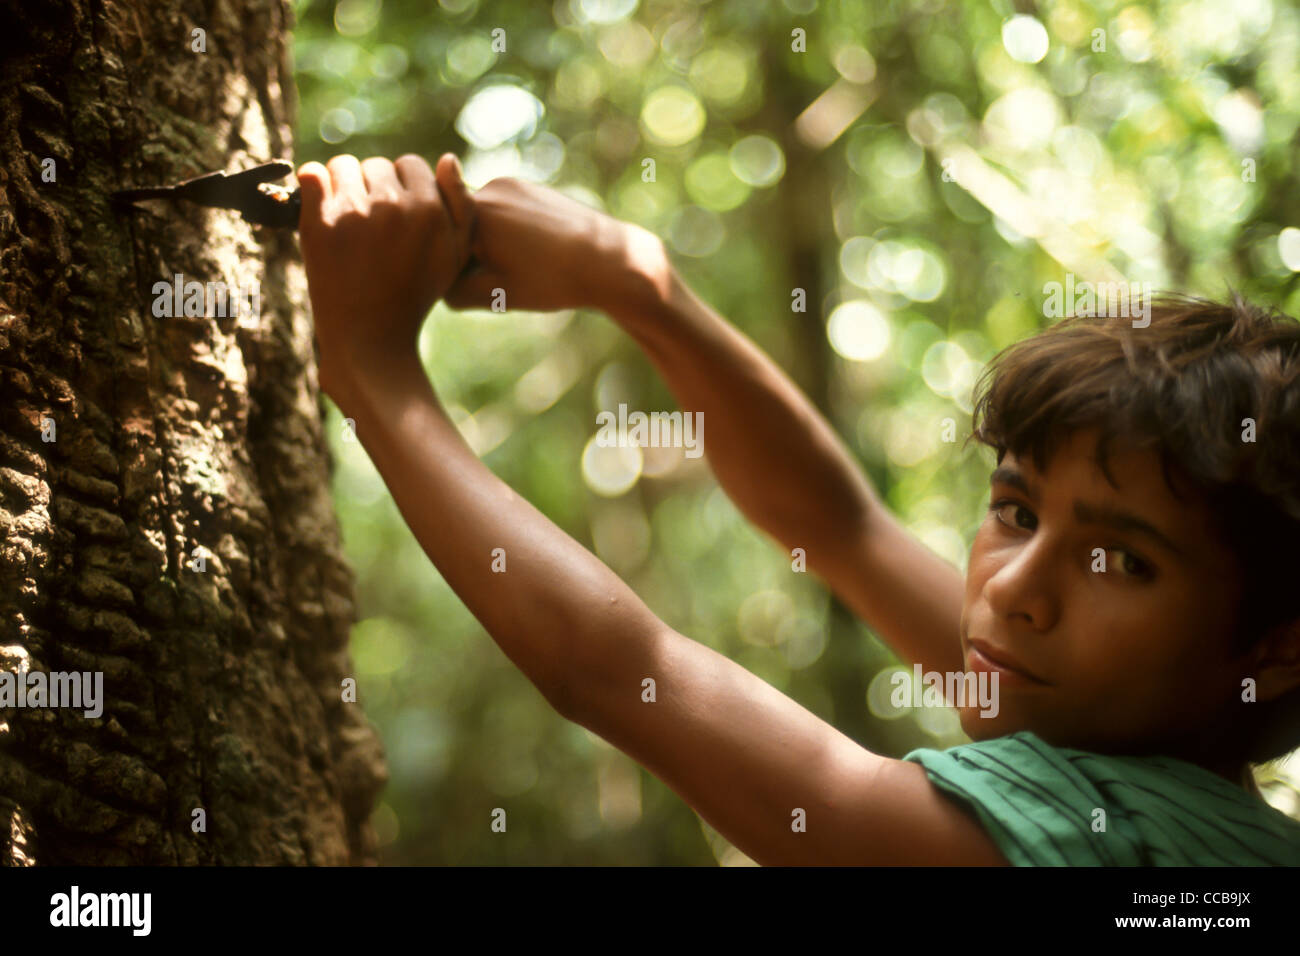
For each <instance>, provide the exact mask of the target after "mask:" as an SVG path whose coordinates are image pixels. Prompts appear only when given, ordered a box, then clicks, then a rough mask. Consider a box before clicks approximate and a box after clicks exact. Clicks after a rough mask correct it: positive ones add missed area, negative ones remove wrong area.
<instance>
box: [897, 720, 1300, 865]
mask: <svg viewBox="0 0 1300 956" xmlns="http://www.w3.org/2000/svg"><path fill="white" fill-rule="evenodd" d="M903 759H904V760H910V761H912V762H914V763H919V764H920V765H921V766H922V767H924V768H925V772H926V774H927V775H928V776H929V778H930V782H931V783H932V784H933V785H934V786H936V787H938V788H939V789H941V790H943V791H945V792H946V793H948V794H951V795H952V796H954V797H955V798H957V799H958V800H959V801H960V802H961V803H963V804H966V805H968V806H969V807H970V809H971V810H973V811H974V813H975V815H976V817H977V818H978V819H979V821H980V823H982V824H983V826H984V828H985V830H986V831H988V834H989V836H990V837H992V839H993V842H994V843H996V844H997V846H998V849H999V850H1001V851H1002V854H1003V856H1005V857H1006V858H1007V860H1008V862H1010V863H1012V864H1014V865H1016V866H1266V865H1285V866H1300V822H1297V821H1295V820H1293V819H1292V818H1291V817H1289V816H1287V815H1286V814H1285V813H1282V812H1281V811H1280V810H1276V809H1274V808H1273V807H1271V806H1269V805H1268V804H1267V803H1265V802H1264V801H1262V800H1261V799H1259V798H1258V797H1256V796H1254V795H1252V794H1250V793H1247V792H1246V791H1245V790H1244V789H1242V788H1241V787H1237V786H1233V785H1232V783H1230V782H1229V781H1228V780H1226V779H1224V778H1223V777H1220V776H1219V775H1217V774H1215V773H1211V772H1210V771H1209V770H1206V769H1204V768H1202V767H1198V766H1196V765H1195V764H1192V763H1188V762H1187V761H1184V760H1176V759H1174V758H1172V757H1110V756H1106V755H1104V754H1096V753H1088V752H1085V751H1082V750H1068V749H1062V748H1058V747H1052V746H1050V745H1049V744H1047V743H1045V742H1044V741H1043V740H1041V739H1040V738H1039V737H1037V736H1036V735H1034V734H1032V733H1030V732H1029V731H1020V732H1019V733H1015V734H1010V735H1008V736H1006V737H998V738H995V739H993V740H982V741H978V742H976V743H971V744H963V745H961V746H959V747H951V748H949V749H948V750H930V749H920V750H913V751H912V752H911V753H909V754H907V755H906V756H905V757H904V758H903ZM1099 811H1101V812H1099Z"/></svg>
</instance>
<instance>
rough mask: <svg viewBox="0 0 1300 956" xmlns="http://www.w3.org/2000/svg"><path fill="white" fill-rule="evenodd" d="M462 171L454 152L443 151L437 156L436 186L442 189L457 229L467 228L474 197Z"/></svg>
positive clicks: (471, 217)
mask: <svg viewBox="0 0 1300 956" xmlns="http://www.w3.org/2000/svg"><path fill="white" fill-rule="evenodd" d="M463 173H464V170H462V169H461V166H460V160H459V159H457V158H456V154H455V153H443V154H442V155H441V156H440V157H438V188H439V189H440V190H442V197H443V199H444V200H445V201H446V203H447V209H448V210H449V211H450V212H451V218H452V221H453V222H455V223H456V228H457V229H465V228H467V227H468V226H469V224H470V223H471V222H472V221H473V219H474V197H473V195H471V193H470V191H469V186H467V185H466V184H465V180H464V178H463Z"/></svg>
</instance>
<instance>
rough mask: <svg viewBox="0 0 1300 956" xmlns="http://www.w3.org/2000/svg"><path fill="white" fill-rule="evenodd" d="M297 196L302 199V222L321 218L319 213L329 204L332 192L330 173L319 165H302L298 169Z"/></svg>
mask: <svg viewBox="0 0 1300 956" xmlns="http://www.w3.org/2000/svg"><path fill="white" fill-rule="evenodd" d="M298 187H299V190H300V192H299V195H300V196H301V197H302V216H303V221H304V222H314V221H316V220H318V219H320V218H321V211H322V209H323V208H324V206H325V204H326V203H327V202H329V199H330V196H331V194H332V192H333V188H334V187H333V185H332V184H331V182H330V172H329V170H328V169H326V168H325V167H324V166H322V165H321V164H320V163H316V162H311V163H303V164H302V166H300V167H299V168H298Z"/></svg>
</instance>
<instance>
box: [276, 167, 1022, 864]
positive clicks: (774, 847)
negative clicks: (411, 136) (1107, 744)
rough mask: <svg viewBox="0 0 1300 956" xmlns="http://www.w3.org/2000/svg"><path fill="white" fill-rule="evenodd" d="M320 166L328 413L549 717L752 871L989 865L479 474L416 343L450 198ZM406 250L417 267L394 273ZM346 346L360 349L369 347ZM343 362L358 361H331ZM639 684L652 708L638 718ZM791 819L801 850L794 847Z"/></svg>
mask: <svg viewBox="0 0 1300 956" xmlns="http://www.w3.org/2000/svg"><path fill="white" fill-rule="evenodd" d="M348 160H350V162H348ZM336 162H338V160H337V159H336V160H333V161H331V164H330V177H331V181H330V183H329V185H330V186H331V187H332V188H333V189H334V190H335V193H334V195H337V194H338V192H339V191H347V192H351V193H352V195H351V198H349V199H345V200H343V201H342V205H341V206H338V207H336V208H334V209H333V211H330V210H329V209H327V208H326V204H327V201H328V196H329V195H330V194H328V193H326V192H325V184H323V183H321V182H320V178H321V177H320V175H319V173H315V171H314V170H312V171H309V170H306V169H305V170H304V172H307V173H308V175H307V177H306V179H304V190H303V197H304V198H303V214H302V216H303V218H302V225H301V226H300V233H301V235H302V246H303V255H304V260H305V263H306V266H307V274H308V279H309V282H310V283H311V293H312V303H313V309H314V313H315V320H316V324H317V334H318V337H321V338H322V341H321V347H322V357H321V362H322V377H323V379H324V377H325V373H324V368H325V367H326V363H327V362H328V363H329V365H328V368H329V369H330V374H329V383H330V394H331V395H332V396H333V397H334V398H335V400H336V401H337V402H338V404H339V406H340V408H341V409H342V411H343V412H344V414H346V415H347V416H349V417H351V418H353V419H354V420H355V422H356V434H357V437H358V438H359V440H360V441H361V443H362V445H363V446H364V447H365V448H366V451H367V452H368V453H369V455H370V457H371V460H372V461H373V462H374V464H375V467H376V468H377V469H378V471H379V473H380V475H381V476H382V477H383V479H384V482H385V484H386V485H387V486H388V489H389V491H390V492H391V493H392V495H393V500H394V501H395V502H396V504H397V506H398V508H399V510H400V511H401V513H402V516H403V518H404V519H405V520H406V522H407V524H408V525H409V526H410V528H411V531H412V532H413V533H414V535H415V537H416V539H417V540H418V541H419V542H420V545H421V547H422V548H423V549H424V551H425V553H426V554H427V555H428V556H429V558H430V560H431V561H432V562H433V563H434V565H435V566H436V567H437V568H438V570H439V571H440V572H441V573H442V575H443V577H444V578H445V579H446V581H447V583H448V584H449V585H450V586H451V587H452V589H453V590H454V591H455V592H456V594H457V595H458V596H459V597H460V599H461V600H462V601H463V602H464V603H465V605H466V606H467V607H468V608H469V609H470V611H471V612H473V614H474V616H475V617H476V618H478V620H479V621H480V622H481V623H482V624H483V626H484V627H485V628H486V630H487V631H488V633H489V634H490V635H491V636H492V638H493V640H495V641H496V642H497V644H498V645H499V646H500V647H501V649H502V651H503V652H504V653H505V654H506V656H507V657H509V658H510V659H511V660H512V661H513V662H514V663H515V664H516V665H517V666H518V667H519V668H520V669H521V670H522V671H523V672H524V674H525V675H526V676H527V677H528V678H529V679H530V680H531V681H532V682H533V683H534V684H535V685H536V686H537V688H538V689H539V690H540V691H541V693H542V694H543V696H544V697H545V698H546V699H547V700H548V701H549V702H550V703H551V704H552V706H554V707H555V708H556V710H557V711H559V713H560V714H562V715H563V716H565V717H567V718H569V719H570V720H573V721H575V722H577V723H580V724H582V725H583V726H585V727H587V728H589V729H590V730H592V731H593V732H595V733H597V734H599V735H600V736H602V737H604V738H605V739H606V740H608V741H609V742H610V743H611V744H613V745H615V746H617V747H619V748H620V749H621V750H623V751H624V752H626V753H627V754H628V755H630V756H631V757H632V758H633V759H635V760H636V761H638V762H639V763H641V764H642V765H643V766H644V767H646V768H647V769H648V770H649V771H651V772H652V773H654V774H655V775H656V776H657V777H658V778H659V779H661V780H663V781H664V782H665V783H666V784H667V785H668V786H669V787H671V788H672V789H673V790H674V791H675V792H676V793H678V794H679V795H680V796H681V797H682V798H683V799H684V800H685V801H686V802H687V803H688V804H689V805H690V806H691V807H693V808H694V809H695V810H696V811H697V812H698V813H700V815H701V816H703V817H704V819H706V820H707V821H708V822H709V823H710V824H711V825H712V826H713V827H714V828H715V829H717V830H718V831H719V832H720V833H721V834H722V835H723V836H725V837H726V838H727V839H728V840H730V841H731V842H732V843H733V844H734V845H735V846H736V847H737V848H739V849H740V850H741V851H742V852H744V853H746V854H747V855H748V856H750V857H751V858H753V859H754V860H756V861H758V862H760V863H764V864H778V865H781V864H786V865H789V864H814V865H816V864H945V863H948V864H1004V863H1005V861H1004V860H1003V858H1002V857H1001V855H1000V854H999V853H998V851H997V850H996V848H995V847H994V846H993V844H992V842H991V841H990V839H989V838H988V836H987V835H986V834H985V832H984V831H983V829H982V828H981V827H980V826H979V825H978V824H977V823H976V822H975V820H974V819H973V818H972V817H970V816H968V815H967V814H966V813H965V812H964V811H962V810H961V809H960V808H959V807H958V806H957V805H956V804H954V803H951V802H949V801H948V800H947V798H945V797H943V796H941V795H940V794H939V792H938V791H937V790H935V789H934V788H932V787H931V786H930V784H929V782H928V780H927V778H926V775H925V772H924V770H923V769H922V768H921V767H920V766H918V765H915V764H910V763H903V762H902V761H898V760H891V759H888V758H884V757H881V756H879V755H876V754H873V753H871V752H869V751H867V750H865V749H864V748H862V747H860V746H859V745H858V744H856V743H855V742H854V741H852V740H851V739H849V738H848V737H846V736H845V735H844V734H842V733H840V732H839V731H837V730H836V729H835V728H834V727H832V726H831V725H830V724H827V723H826V722H825V721H823V720H821V719H819V718H818V717H816V716H815V715H813V714H812V713H810V712H809V711H807V710H806V709H804V708H803V707H801V706H800V705H799V704H797V703H796V702H795V701H793V700H791V699H790V698H789V697H786V696H785V695H784V694H782V693H780V692H779V691H777V690H776V689H775V688H773V687H772V686H771V685H769V684H767V683H765V682H764V681H762V680H760V679H759V678H758V677H756V676H755V675H753V674H751V673H749V672H748V671H746V670H745V669H744V668H742V667H740V666H739V665H738V664H736V663H734V662H733V661H731V660H729V659H727V658H726V657H724V656H722V655H720V654H718V653H717V652H715V651H713V650H712V649H710V648H708V647H706V646H704V645H703V644H699V643H697V642H696V641H693V640H691V639H689V638H687V637H685V636H684V635H681V634H678V633H677V632H675V631H673V630H672V629H671V628H669V627H668V626H667V625H665V624H664V623H663V622H662V621H661V620H659V618H657V617H656V616H655V615H654V614H653V613H652V612H651V611H650V609H649V608H647V607H646V606H645V604H644V603H643V602H642V601H641V600H640V598H638V597H637V595H636V594H635V593H634V592H633V591H632V590H631V588H629V587H628V586H627V585H626V584H625V583H624V582H623V581H622V580H621V579H619V577H618V576H617V575H615V574H614V573H613V572H612V571H611V570H610V569H609V568H607V567H606V566H605V565H604V564H602V563H601V562H600V561H599V560H598V559H597V558H596V557H595V556H594V555H592V554H591V553H590V552H589V551H587V549H585V548H584V547H582V546H581V545H580V544H578V542H576V541H574V540H573V539H572V538H571V537H569V536H568V535H567V534H565V533H564V532H563V531H562V530H561V529H560V528H558V527H557V526H556V525H554V524H553V523H552V522H551V521H550V520H549V519H547V518H546V517H545V516H544V515H543V514H541V512H539V511H538V510H537V509H536V508H534V507H533V506H532V505H531V504H529V503H528V502H527V501H525V500H524V499H522V498H521V497H519V496H518V495H517V494H515V493H514V491H512V490H511V489H510V487H509V486H508V485H506V483H505V482H503V481H502V480H501V479H499V478H498V477H497V476H495V475H494V474H492V472H491V471H490V470H488V468H487V467H486V466H485V465H483V463H482V462H481V461H479V459H478V457H477V456H476V455H475V454H474V452H473V451H472V449H470V447H469V446H468V445H467V444H466V443H465V441H464V439H463V438H462V437H461V435H460V433H459V432H458V431H457V429H456V427H455V426H454V424H453V423H452V422H451V420H450V419H449V418H448V416H447V415H446V413H445V411H444V410H443V408H442V406H441V404H440V403H439V401H438V398H437V396H436V395H435V394H434V391H433V388H432V387H431V385H430V383H429V380H428V378H427V376H426V375H425V373H424V369H423V367H422V365H421V363H420V360H419V356H418V352H417V351H416V349H415V342H414V333H415V332H418V327H419V321H420V320H421V319H422V318H423V316H424V314H425V313H426V312H427V311H428V308H429V307H430V306H431V305H432V301H433V300H432V298H429V296H430V294H431V291H430V290H431V289H435V287H436V286H438V285H440V284H442V283H443V282H444V279H445V274H446V273H450V275H451V276H452V277H454V275H455V274H456V272H458V271H459V269H458V268H457V266H456V263H457V262H460V263H461V264H462V265H463V260H462V259H461V255H462V252H463V249H461V248H459V247H458V245H457V244H458V243H459V242H460V241H462V238H463V237H464V236H465V235H467V227H466V226H465V222H464V221H463V216H464V214H465V212H466V211H467V210H469V209H470V208H471V206H470V205H469V203H468V197H466V196H456V195H454V194H452V195H446V197H445V201H444V200H443V198H442V196H441V194H440V192H439V191H437V190H436V188H435V192H434V193H432V194H431V193H429V192H428V191H427V190H428V187H429V185H430V183H429V182H417V180H416V177H418V176H420V175H421V174H420V171H419V169H418V168H417V166H416V164H415V163H412V162H409V161H407V162H403V166H404V167H407V169H406V170H405V175H404V176H403V177H401V180H402V182H405V181H406V178H407V177H410V179H411V181H412V182H416V186H415V189H416V190H418V192H414V191H412V192H410V193H409V194H407V193H404V192H403V189H405V186H403V188H402V189H397V190H395V193H394V195H393V196H392V197H389V198H385V199H381V200H377V201H374V202H372V201H370V200H369V199H367V197H366V196H365V195H360V194H358V190H366V189H367V188H368V184H369V182H370V181H371V180H372V179H373V180H375V181H376V182H378V183H380V184H381V186H380V188H382V189H384V190H394V186H393V184H392V183H391V182H389V181H388V180H387V179H386V178H385V167H383V166H382V161H380V162H376V161H373V160H367V161H366V164H367V166H366V169H367V170H373V172H368V173H367V174H366V175H365V176H364V177H363V178H361V179H357V180H353V179H351V178H350V177H351V176H352V174H353V172H358V173H359V172H360V171H361V170H360V166H361V164H357V166H356V167H354V166H353V165H352V164H355V163H356V160H355V159H351V158H350V157H347V158H345V159H344V161H343V162H342V163H341V164H340V169H339V170H338V172H337V173H336V171H335V164H336ZM399 162H401V161H399ZM390 166H391V164H390ZM318 168H319V167H318ZM320 169H321V171H322V172H323V168H320ZM425 169H427V166H425ZM439 169H440V171H441V170H442V165H441V163H440V166H439ZM430 176H431V177H432V173H430ZM300 178H303V177H302V175H301V174H300ZM312 180H316V181H315V182H312ZM438 182H442V179H441V177H440V178H439V180H438ZM309 183H310V185H309ZM345 195H346V192H345ZM382 195H385V196H386V195H387V193H384V194H382ZM419 197H422V198H419ZM375 208H379V209H380V210H381V214H380V215H379V216H374V215H373V214H372V213H373V210H374V209H375ZM412 245H413V246H414V247H415V248H416V249H417V251H418V250H429V251H427V252H419V254H418V255H416V256H415V257H412V252H411V247H412ZM420 256H432V257H433V258H435V259H436V260H437V262H430V261H429V260H428V259H425V260H424V263H423V267H424V268H426V269H429V270H432V271H433V272H434V273H436V274H437V276H438V278H437V280H436V281H434V282H432V283H431V282H430V280H429V278H428V275H427V274H425V273H424V272H421V271H420V268H421V266H420ZM417 273H418V274H417ZM377 275H378V276H382V279H383V281H384V282H385V283H386V285H385V286H384V287H383V288H382V289H379V290H376V291H374V292H373V294H372V298H371V300H366V297H365V295H364V294H361V293H362V292H364V290H366V289H367V288H369V287H370V286H371V284H372V283H373V282H374V281H375V280H376V276H377ZM445 281H446V282H447V283H448V284H449V283H450V279H446V280H445ZM446 288H447V285H446V284H442V285H441V289H442V291H445V289H446ZM358 290H361V292H358ZM412 317H415V318H414V320H413V319H412ZM412 323H413V324H412ZM322 326H323V327H324V328H323V329H322ZM358 329H360V330H370V332H371V339H372V341H371V342H370V343H369V344H361V343H362V340H363V339H364V338H365V336H363V335H358V334H357V330H358ZM322 331H323V332H324V334H323V336H322ZM408 341H409V347H407V344H406V343H408ZM345 342H351V343H358V344H357V347H356V350H355V351H354V352H352V353H351V354H349V353H340V352H339V351H337V349H336V347H337V346H338V345H339V344H340V343H345ZM376 343H380V347H376ZM327 350H329V354H328V355H327V354H326V353H327ZM496 549H501V551H500V552H496ZM494 553H496V554H502V553H503V554H504V559H505V565H504V567H505V570H504V572H499V571H494V570H493V566H494ZM499 566H500V565H499V564H498V567H499ZM647 677H649V678H653V679H654V681H655V684H656V700H655V701H654V702H643V700H642V681H643V680H644V679H645V678H647ZM799 809H802V810H803V811H804V814H805V817H806V832H796V831H795V830H794V829H793V828H792V823H793V822H794V821H795V819H796V817H795V813H796V811H797V810H799Z"/></svg>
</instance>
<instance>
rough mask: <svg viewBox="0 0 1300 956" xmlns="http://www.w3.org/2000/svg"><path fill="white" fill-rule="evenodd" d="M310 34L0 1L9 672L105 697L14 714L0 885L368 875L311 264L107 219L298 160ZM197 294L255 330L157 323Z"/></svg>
mask: <svg viewBox="0 0 1300 956" xmlns="http://www.w3.org/2000/svg"><path fill="white" fill-rule="evenodd" d="M289 21H290V14H289V10H288V4H287V2H285V0H209V2H205V3H198V2H182V3H159V2H157V0H120V2H109V0H42V2H40V3H30V2H21V3H20V2H16V0H0V52H2V53H3V72H2V73H0V140H2V142H3V150H2V152H0V155H2V156H3V160H0V189H2V190H3V193H2V195H0V668H5V669H8V670H10V671H15V670H19V669H21V668H23V667H26V668H27V669H28V670H31V671H100V672H102V673H103V675H104V678H103V680H104V697H105V702H104V712H103V715H102V716H101V717H100V718H98V719H89V718H86V717H84V716H83V715H82V713H81V711H74V710H68V709H55V708H45V709H35V708H10V709H8V710H3V711H0V865H5V864H9V865H15V864H16V865H25V864H31V863H38V864H71V863H89V864H210V863H216V864H254V863H266V864H285V863H306V864H343V863H349V862H351V863H372V862H374V859H375V851H374V840H373V836H372V834H371V830H370V827H369V823H368V819H369V815H370V812H371V808H372V805H373V802H374V800H375V797H376V796H377V794H378V792H379V790H380V789H381V788H382V786H383V784H384V782H385V769H384V764H383V754H382V749H381V746H380V743H379V740H378V737H377V735H376V734H375V733H374V731H373V729H372V728H371V726H370V725H369V724H368V723H367V722H366V720H365V718H364V716H363V715H362V713H361V712H360V710H359V705H357V704H354V703H345V702H344V700H343V696H342V693H341V684H342V682H343V680H344V678H345V677H347V676H349V675H350V674H351V665H350V660H349V658H348V654H347V637H348V632H349V628H350V625H351V623H352V621H353V620H354V606H353V600H352V593H353V592H352V584H353V579H352V574H351V571H350V569H349V567H348V565H347V564H346V562H345V560H344V557H343V554H342V550H341V545H340V540H339V530H338V525H337V522H336V520H335V516H334V513H333V509H332V502H331V498H330V491H329V480H328V479H329V469H330V463H329V457H328V450H327V446H326V444H325V441H324V437H323V435H322V431H321V415H320V411H321V405H320V397H319V388H318V385H317V380H316V365H315V361H314V357H313V347H312V332H311V323H310V318H309V314H308V312H307V308H306V284H305V280H304V277H303V274H302V270H301V267H300V265H299V264H298V261H297V249H296V242H295V239H294V237H293V236H292V235H291V234H288V233H278V234H277V233H274V232H272V231H262V230H258V232H256V233H255V232H254V231H253V228H252V227H250V226H248V225H247V224H245V223H244V222H243V221H242V220H241V219H239V218H238V216H237V215H236V214H235V213H232V212H225V211H218V210H201V209H198V208H197V207H194V206H190V205H188V204H181V203H177V204H165V203H154V204H149V210H148V211H147V212H146V211H142V212H138V213H135V214H134V215H125V214H122V213H120V212H117V211H115V210H113V209H112V208H110V206H109V204H108V201H107V194H108V192H109V191H111V190H113V189H117V188H124V187H127V186H146V185H157V184H161V183H172V182H177V181H179V180H181V179H185V178H188V177H190V176H194V175H198V174H200V173H204V172H210V171H212V170H215V169H227V170H231V171H234V170H238V169H243V168H246V167H247V166H250V165H253V164H255V163H257V162H262V161H265V160H267V159H270V158H275V157H283V158H290V159H291V158H292V157H291V155H290V153H291V147H292V142H291V136H290V130H291V124H292V121H293V109H294V103H293V82H292V76H291V73H290V71H289V69H288V56H287V49H286V47H287V43H288V30H289V27H290V26H291V24H290V22H289ZM195 28H201V29H203V30H204V31H205V33H206V37H205V39H206V46H207V51H206V52H194V51H193V50H192V49H191V44H192V39H193V35H192V32H191V31H192V30H194V29H195ZM46 158H52V159H53V160H54V162H55V170H56V180H55V181H54V182H45V181H43V179H42V175H41V173H42V161H43V160H44V159H46ZM176 273H181V274H183V275H184V277H185V279H186V280H198V281H200V282H209V281H224V282H226V283H229V284H231V285H238V284H240V283H241V282H251V281H257V282H258V283H259V284H260V297H261V312H260V316H256V317H249V316H242V317H231V318H225V317H191V318H185V317H176V318H157V317H155V316H154V315H153V309H152V306H153V301H154V293H153V291H152V287H153V284H154V283H155V282H159V281H170V279H171V277H172V276H173V275H174V274H176ZM51 426H52V427H53V434H52V435H51V434H50V427H51ZM43 428H44V433H43ZM48 437H53V438H54V440H53V441H49V440H46V439H47V438H48ZM196 557H200V558H202V561H203V564H204V565H205V568H204V570H198V566H197V564H195V563H193V562H195V558H196ZM197 809H203V810H204V811H205V813H206V823H207V828H206V832H200V833H195V832H193V830H192V827H191V823H192V820H193V819H194V811H195V810H197Z"/></svg>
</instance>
